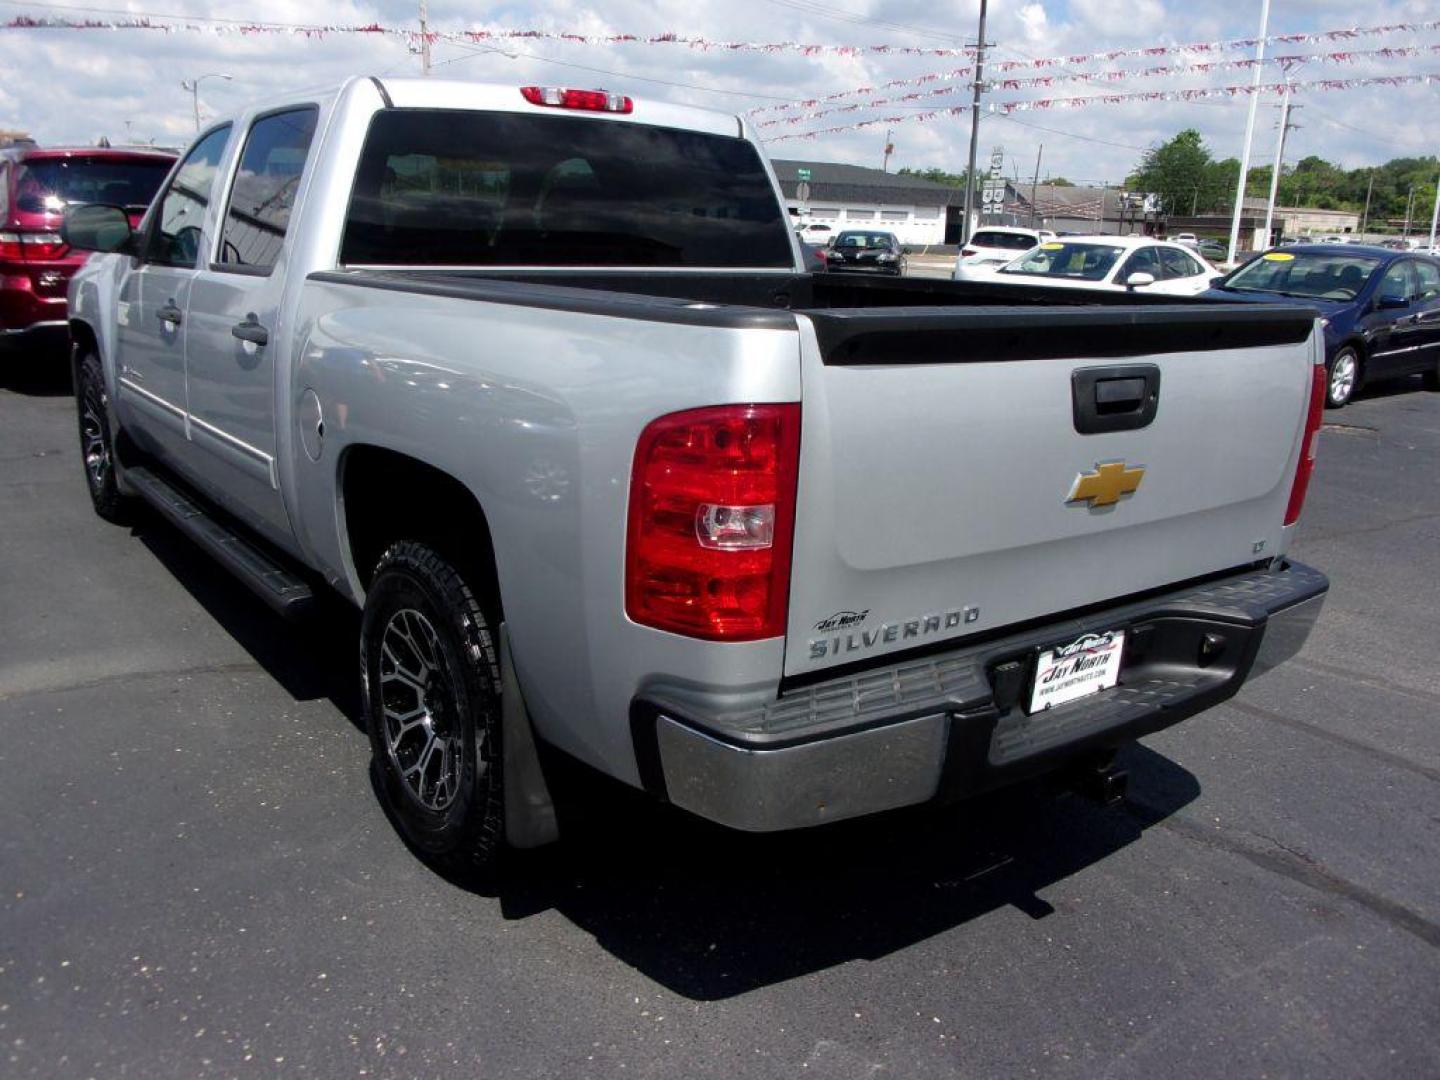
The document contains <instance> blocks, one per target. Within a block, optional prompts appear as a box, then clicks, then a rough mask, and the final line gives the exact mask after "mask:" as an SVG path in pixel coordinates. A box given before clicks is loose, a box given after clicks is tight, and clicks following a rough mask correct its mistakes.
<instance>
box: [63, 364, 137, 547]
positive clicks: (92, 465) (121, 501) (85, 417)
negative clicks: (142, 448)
mask: <svg viewBox="0 0 1440 1080" xmlns="http://www.w3.org/2000/svg"><path fill="white" fill-rule="evenodd" d="M75 406H76V412H77V414H78V417H79V422H80V457H81V461H82V462H83V463H84V465H85V486H86V488H88V489H89V491H90V502H91V505H93V506H94V507H95V513H97V514H99V515H100V516H101V517H102V518H104V519H105V520H106V521H112V522H123V521H124V520H125V519H126V517H127V515H128V512H129V510H130V500H129V499H128V498H126V497H125V496H124V495H122V494H121V493H120V487H119V485H118V483H117V482H116V479H115V440H114V438H113V437H112V436H111V433H110V398H109V395H108V394H107V393H106V390H105V374H104V371H103V370H102V369H101V367H100V358H99V357H98V356H96V355H95V354H94V353H86V354H85V355H84V356H82V357H81V358H80V363H79V365H78V367H77V377H76V380H75Z"/></svg>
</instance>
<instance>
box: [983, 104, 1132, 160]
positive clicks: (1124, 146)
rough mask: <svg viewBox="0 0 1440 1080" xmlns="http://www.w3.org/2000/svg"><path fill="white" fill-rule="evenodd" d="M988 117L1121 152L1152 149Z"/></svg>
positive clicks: (1002, 116)
mask: <svg viewBox="0 0 1440 1080" xmlns="http://www.w3.org/2000/svg"><path fill="white" fill-rule="evenodd" d="M988 115H990V116H993V117H995V118H996V119H997V120H1008V121H1009V122H1010V123H1012V124H1019V125H1020V126H1021V127H1026V128H1034V129H1035V130H1036V131H1047V132H1049V133H1050V134H1051V135H1063V136H1064V137H1065V138H1067V139H1079V140H1080V141H1081V142H1092V143H1099V144H1100V145H1101V146H1114V147H1118V148H1119V149H1121V150H1139V151H1141V152H1144V151H1146V150H1149V149H1150V147H1148V146H1136V145H1134V144H1133V143H1122V142H1111V141H1110V140H1109V139H1097V138H1095V136H1093V135H1077V134H1076V133H1075V132H1073V131H1065V130H1063V129H1061V128H1052V127H1045V126H1044V125H1043V124H1036V123H1032V122H1031V121H1029V120H1018V119H1016V118H1015V117H1013V116H1009V115H1007V114H1006V113H990V114H988Z"/></svg>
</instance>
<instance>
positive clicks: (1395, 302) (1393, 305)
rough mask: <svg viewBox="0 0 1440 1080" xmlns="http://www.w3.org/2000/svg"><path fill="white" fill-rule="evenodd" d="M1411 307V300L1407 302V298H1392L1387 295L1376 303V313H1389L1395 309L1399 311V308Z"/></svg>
mask: <svg viewBox="0 0 1440 1080" xmlns="http://www.w3.org/2000/svg"><path fill="white" fill-rule="evenodd" d="M1409 306H1410V301H1409V300H1406V299H1405V297H1403V296H1390V295H1386V296H1382V297H1380V299H1378V300H1376V301H1375V310H1376V311H1387V310H1394V309H1397V308H1408V307H1409Z"/></svg>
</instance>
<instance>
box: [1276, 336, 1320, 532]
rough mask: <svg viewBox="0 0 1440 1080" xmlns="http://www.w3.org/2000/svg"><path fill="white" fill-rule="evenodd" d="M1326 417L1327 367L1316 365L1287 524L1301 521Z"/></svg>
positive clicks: (1288, 507)
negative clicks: (1322, 423) (1323, 419)
mask: <svg viewBox="0 0 1440 1080" xmlns="http://www.w3.org/2000/svg"><path fill="white" fill-rule="evenodd" d="M1324 415H1325V365H1324V364H1316V365H1315V373H1314V375H1313V376H1311V380H1310V411H1309V412H1307V413H1306V414H1305V441H1304V442H1302V443H1301V444H1300V464H1299V465H1298V466H1296V468H1295V482H1294V483H1293V484H1291V485H1290V502H1289V504H1288V505H1287V506H1286V507H1285V524H1286V525H1294V524H1295V522H1297V521H1299V520H1300V510H1301V508H1302V507H1303V506H1304V505H1305V492H1306V490H1307V489H1308V488H1309V487H1310V474H1311V473H1313V472H1314V471H1315V451H1316V449H1317V448H1318V446H1319V443H1320V419H1321V417H1323V416H1324Z"/></svg>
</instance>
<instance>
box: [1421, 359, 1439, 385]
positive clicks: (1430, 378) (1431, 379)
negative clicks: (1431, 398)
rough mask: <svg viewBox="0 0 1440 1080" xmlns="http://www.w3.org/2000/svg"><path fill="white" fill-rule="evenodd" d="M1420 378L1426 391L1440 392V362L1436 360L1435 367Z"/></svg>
mask: <svg viewBox="0 0 1440 1080" xmlns="http://www.w3.org/2000/svg"><path fill="white" fill-rule="evenodd" d="M1420 378H1421V380H1422V385H1423V386H1424V387H1425V389H1426V390H1431V391H1434V390H1440V360H1436V361H1435V365H1434V366H1433V367H1432V368H1431V369H1430V370H1429V371H1427V372H1425V373H1423V374H1422V375H1421V376H1420Z"/></svg>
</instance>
